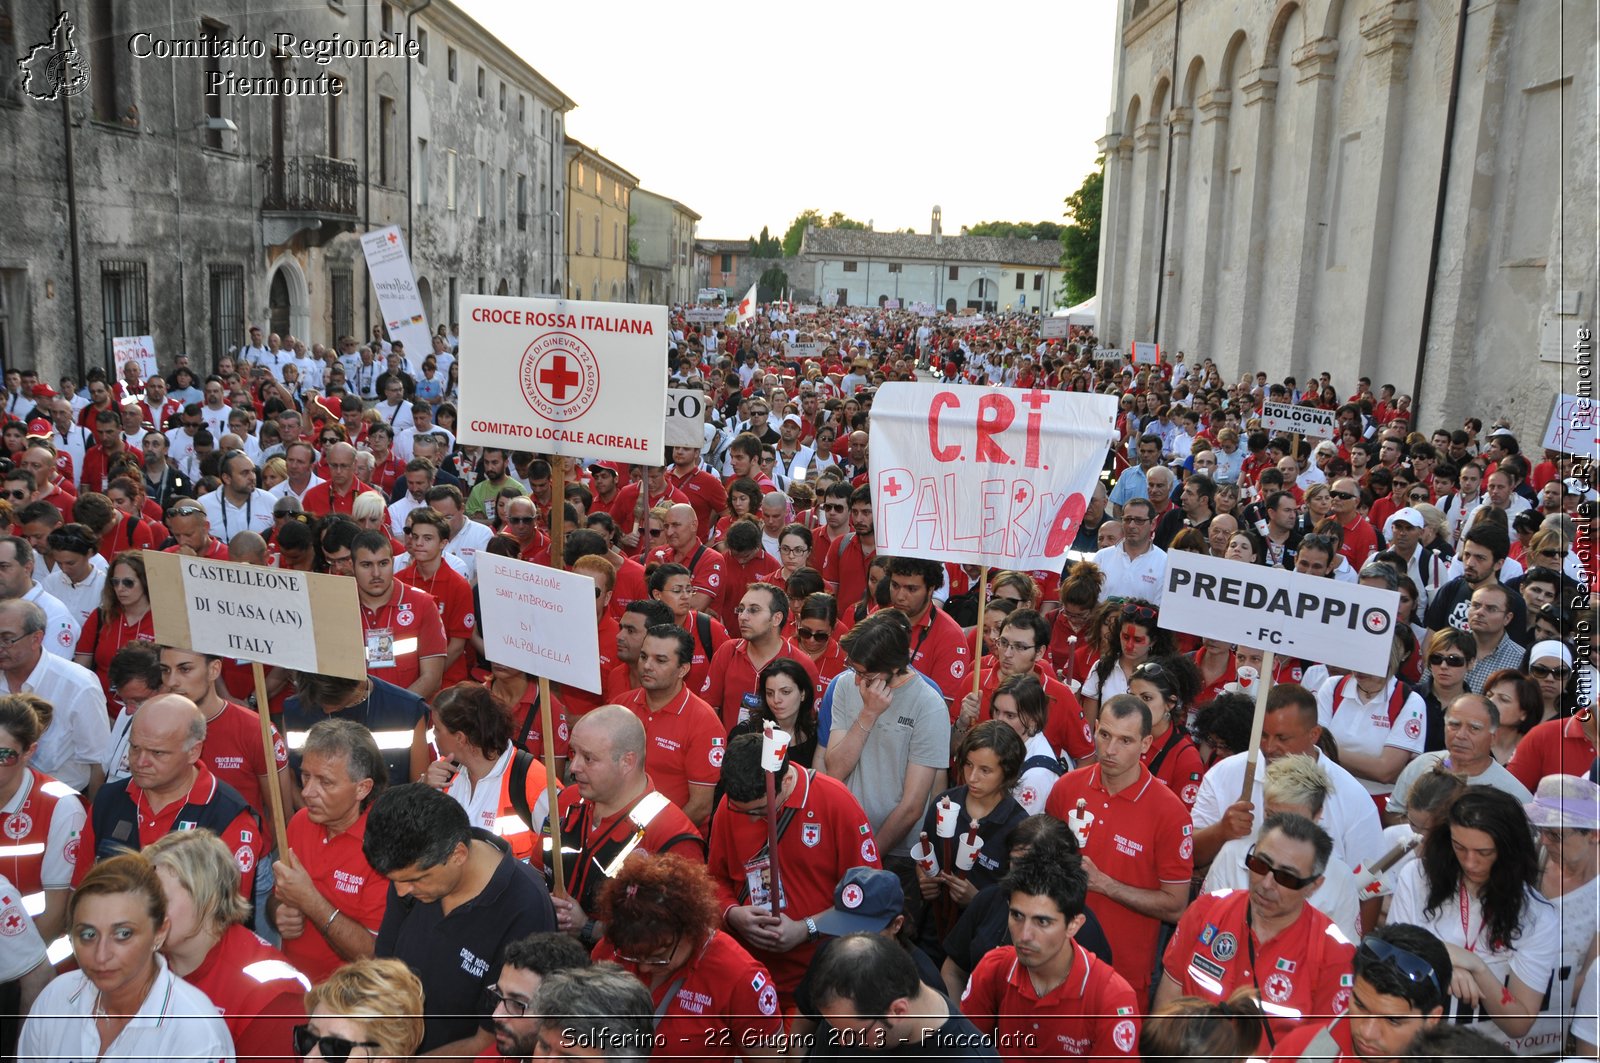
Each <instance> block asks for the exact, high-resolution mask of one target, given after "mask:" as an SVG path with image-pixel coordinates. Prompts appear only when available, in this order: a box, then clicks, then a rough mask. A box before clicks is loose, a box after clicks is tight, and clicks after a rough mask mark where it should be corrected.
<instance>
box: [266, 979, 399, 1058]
mask: <svg viewBox="0 0 1600 1063" xmlns="http://www.w3.org/2000/svg"><path fill="white" fill-rule="evenodd" d="M306 1011H307V1012H309V1013H310V1018H309V1019H307V1020H306V1022H305V1024H304V1025H301V1026H296V1027H295V1028H294V1049H295V1051H296V1052H297V1053H298V1054H299V1055H300V1058H301V1059H305V1060H313V1059H328V1060H334V1059H337V1060H344V1059H349V1058H350V1057H351V1056H352V1055H355V1056H356V1058H357V1059H360V1060H363V1061H364V1063H365V1061H367V1060H372V1061H374V1063H404V1061H405V1060H407V1059H409V1058H410V1057H411V1056H412V1055H413V1054H414V1053H415V1052H416V1050H417V1046H418V1045H420V1044H421V1043H422V1015H423V1001H422V983H421V982H420V981H418V980H417V976H416V975H414V974H412V973H411V969H410V968H408V967H407V966H406V965H405V964H404V963H401V962H400V961H399V960H357V961H356V962H355V963H347V964H345V965H344V966H343V967H340V968H339V969H338V970H336V971H334V972H333V973H332V974H331V975H329V976H328V980H327V981H325V982H323V983H322V984H321V985H319V986H317V987H316V988H315V989H313V990H312V991H311V992H309V993H307V994H306ZM357 1048H360V1049H364V1051H363V1052H361V1053H360V1054H359V1055H356V1052H355V1050H356V1049H357Z"/></svg>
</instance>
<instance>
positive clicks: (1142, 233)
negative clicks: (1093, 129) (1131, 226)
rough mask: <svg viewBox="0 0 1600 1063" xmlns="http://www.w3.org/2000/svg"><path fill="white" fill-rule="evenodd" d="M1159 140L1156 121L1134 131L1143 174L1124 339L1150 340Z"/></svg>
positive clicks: (1158, 234)
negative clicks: (1130, 312) (1129, 311)
mask: <svg viewBox="0 0 1600 1063" xmlns="http://www.w3.org/2000/svg"><path fill="white" fill-rule="evenodd" d="M1161 138H1162V130H1161V123H1160V121H1159V120H1155V119H1152V120H1151V121H1148V122H1145V123H1143V124H1142V125H1140V126H1139V128H1138V129H1136V130H1135V131H1134V134H1133V141H1134V147H1135V149H1136V150H1137V152H1138V155H1139V158H1138V161H1137V162H1136V163H1135V165H1136V166H1138V167H1139V169H1140V170H1142V171H1143V181H1142V187H1141V189H1140V191H1141V193H1142V195H1143V199H1142V201H1141V202H1140V203H1138V204H1137V209H1138V211H1139V215H1140V217H1139V248H1138V251H1137V252H1136V253H1135V254H1134V255H1133V258H1134V261H1135V263H1136V270H1135V272H1134V275H1133V284H1132V291H1131V292H1130V293H1129V294H1130V295H1132V297H1133V304H1132V307H1131V310H1132V316H1131V319H1130V320H1128V323H1127V324H1128V328H1127V334H1126V335H1125V336H1123V342H1124V344H1126V342H1127V341H1128V340H1150V339H1154V338H1155V337H1154V336H1153V335H1152V333H1153V332H1154V329H1155V315H1156V270H1157V269H1158V268H1159V267H1160V263H1159V262H1157V261H1156V256H1157V254H1158V252H1159V250H1160V245H1161V179H1162V172H1161Z"/></svg>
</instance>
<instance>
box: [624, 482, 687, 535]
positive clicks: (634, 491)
mask: <svg viewBox="0 0 1600 1063" xmlns="http://www.w3.org/2000/svg"><path fill="white" fill-rule="evenodd" d="M678 502H682V503H683V504H685V505H693V503H692V502H691V501H690V500H689V496H688V495H686V494H684V493H683V492H682V491H680V490H678V489H677V487H675V486H673V484H672V483H671V482H670V480H669V481H668V483H667V490H666V492H665V493H663V494H659V495H650V496H647V497H646V499H645V509H646V512H647V514H648V511H649V510H652V509H654V508H655V507H657V506H660V505H673V504H675V503H678ZM638 508H639V482H638V481H637V480H635V481H634V482H633V483H629V484H623V485H622V486H621V487H619V488H617V496H616V497H615V498H613V499H612V500H611V506H610V508H609V509H608V510H607V512H609V513H610V514H611V519H612V520H614V521H616V522H617V531H619V532H621V533H622V534H623V535H627V534H628V533H629V532H631V531H633V528H634V522H633V518H634V511H635V510H637V509H638Z"/></svg>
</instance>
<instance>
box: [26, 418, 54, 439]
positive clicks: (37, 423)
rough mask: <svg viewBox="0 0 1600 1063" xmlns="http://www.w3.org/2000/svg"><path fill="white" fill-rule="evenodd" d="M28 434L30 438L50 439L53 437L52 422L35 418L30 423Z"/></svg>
mask: <svg viewBox="0 0 1600 1063" xmlns="http://www.w3.org/2000/svg"><path fill="white" fill-rule="evenodd" d="M28 434H29V435H30V436H41V437H48V436H49V435H51V431H50V422H49V421H47V420H45V419H44V418H43V417H35V418H34V419H33V420H31V421H29V422H28Z"/></svg>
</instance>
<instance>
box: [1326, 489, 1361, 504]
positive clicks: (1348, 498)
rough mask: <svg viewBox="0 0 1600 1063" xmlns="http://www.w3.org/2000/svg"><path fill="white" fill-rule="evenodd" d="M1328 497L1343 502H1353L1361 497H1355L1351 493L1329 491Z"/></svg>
mask: <svg viewBox="0 0 1600 1063" xmlns="http://www.w3.org/2000/svg"><path fill="white" fill-rule="evenodd" d="M1328 497H1329V498H1337V499H1338V500H1339V501H1341V502H1353V501H1355V500H1356V498H1357V497H1359V496H1357V495H1353V494H1351V493H1350V492H1349V491H1329V492H1328Z"/></svg>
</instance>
